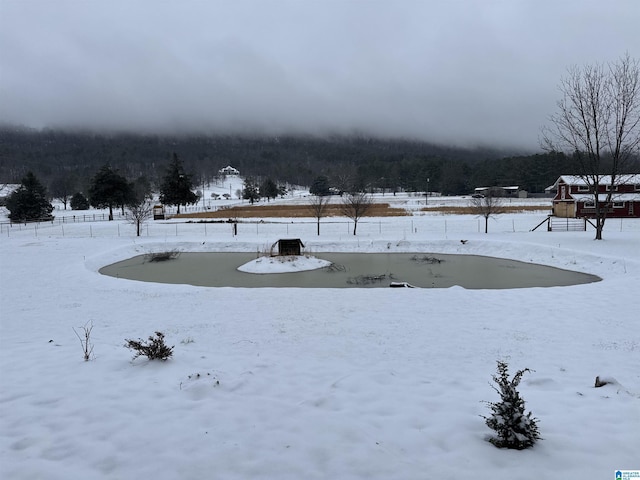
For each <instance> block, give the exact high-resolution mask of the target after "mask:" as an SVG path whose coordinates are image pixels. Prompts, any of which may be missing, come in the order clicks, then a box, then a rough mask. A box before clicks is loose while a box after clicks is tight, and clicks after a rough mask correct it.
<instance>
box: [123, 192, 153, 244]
mask: <svg viewBox="0 0 640 480" xmlns="http://www.w3.org/2000/svg"><path fill="white" fill-rule="evenodd" d="M127 209H128V211H127V220H128V221H129V223H131V224H133V225H135V226H136V236H137V237H139V236H140V230H141V229H142V225H143V224H144V222H146V221H147V220H149V219H150V218H151V214H152V213H153V205H151V203H149V202H146V201H142V202H140V203H134V204H132V205H129V206H128V207H127Z"/></svg>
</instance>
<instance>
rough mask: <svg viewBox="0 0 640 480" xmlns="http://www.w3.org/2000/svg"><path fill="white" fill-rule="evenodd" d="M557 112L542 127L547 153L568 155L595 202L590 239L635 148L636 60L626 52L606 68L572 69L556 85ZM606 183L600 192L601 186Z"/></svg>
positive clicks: (639, 67)
mask: <svg viewBox="0 0 640 480" xmlns="http://www.w3.org/2000/svg"><path fill="white" fill-rule="evenodd" d="M560 92H561V93H562V99H560V100H559V101H558V111H557V113H556V114H555V115H553V116H551V117H550V124H551V125H550V126H549V127H546V128H544V129H543V146H544V148H545V149H547V150H549V151H558V152H566V153H570V154H573V159H574V160H575V162H576V169H577V172H576V174H577V175H578V176H579V177H580V178H581V179H582V180H583V181H584V182H585V183H586V184H587V185H588V187H589V191H590V192H591V194H592V195H593V201H594V203H595V214H594V215H595V217H594V219H595V222H596V240H601V239H602V230H603V228H604V222H605V220H606V216H607V210H608V209H609V207H610V206H611V205H612V195H614V192H615V190H616V187H617V185H619V184H621V183H624V181H625V174H627V173H631V172H628V171H627V169H628V168H629V163H630V160H631V159H632V158H633V156H634V155H635V154H637V153H638V151H639V148H640V62H639V61H638V60H637V59H633V58H631V57H630V56H629V54H626V55H625V56H623V57H622V58H620V59H619V60H618V61H616V62H613V63H609V64H607V65H601V64H595V65H586V66H584V67H582V68H579V67H573V68H570V69H569V70H568V75H567V77H566V78H563V79H562V80H561V82H560ZM605 182H606V184H608V185H610V187H609V189H608V191H606V192H603V191H602V189H601V185H602V184H603V183H605Z"/></svg>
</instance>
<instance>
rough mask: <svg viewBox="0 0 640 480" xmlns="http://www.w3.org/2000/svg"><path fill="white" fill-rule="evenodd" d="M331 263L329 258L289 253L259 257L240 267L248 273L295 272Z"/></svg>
mask: <svg viewBox="0 0 640 480" xmlns="http://www.w3.org/2000/svg"><path fill="white" fill-rule="evenodd" d="M329 265H331V262H330V261H329V260H322V259H321V258H316V257H311V256H308V255H287V256H279V257H259V258H256V259H255V260H251V261H250V262H247V263H245V264H244V265H241V266H239V267H238V270H240V271H241V272H246V273H294V272H304V271H308V270H317V269H319V268H324V267H328V266H329Z"/></svg>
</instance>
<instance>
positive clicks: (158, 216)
mask: <svg viewBox="0 0 640 480" xmlns="http://www.w3.org/2000/svg"><path fill="white" fill-rule="evenodd" d="M153 219H154V220H164V205H154V207H153Z"/></svg>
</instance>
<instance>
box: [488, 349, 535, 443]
mask: <svg viewBox="0 0 640 480" xmlns="http://www.w3.org/2000/svg"><path fill="white" fill-rule="evenodd" d="M530 371H531V370H529V369H528V368H525V369H524V370H518V371H517V372H516V374H515V375H514V376H513V379H512V380H509V367H508V365H507V364H506V363H505V362H500V361H499V362H498V373H497V375H494V376H493V381H494V382H495V383H496V384H497V385H498V386H497V387H495V386H493V385H492V388H493V389H494V390H495V391H496V392H498V393H499V394H500V399H501V400H500V401H499V402H487V404H488V405H489V408H490V409H491V411H492V414H491V415H490V416H489V417H484V416H483V418H484V419H485V421H486V424H487V426H488V427H489V428H491V429H492V430H494V431H495V432H496V435H495V436H493V437H490V438H489V441H490V442H491V443H492V444H494V445H495V446H496V447H499V448H512V449H517V450H523V449H525V448H529V447H531V446H533V444H534V443H536V441H538V440H540V434H539V432H538V419H536V418H534V417H532V416H531V412H529V413H526V414H525V411H524V405H525V403H524V400H523V399H522V397H521V396H520V392H518V390H517V388H516V387H517V386H518V384H519V383H520V380H521V379H522V375H524V373H525V372H530Z"/></svg>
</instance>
